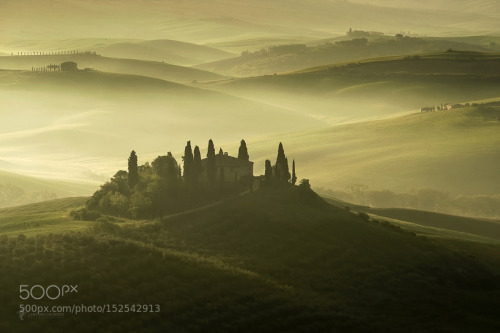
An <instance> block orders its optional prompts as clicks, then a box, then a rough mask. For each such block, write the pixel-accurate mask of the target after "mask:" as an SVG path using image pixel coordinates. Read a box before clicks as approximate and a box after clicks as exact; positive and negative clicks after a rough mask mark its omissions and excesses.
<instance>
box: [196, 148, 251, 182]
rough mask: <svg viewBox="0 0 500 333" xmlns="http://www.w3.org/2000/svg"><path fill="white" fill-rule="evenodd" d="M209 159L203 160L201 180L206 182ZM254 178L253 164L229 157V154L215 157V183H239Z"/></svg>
mask: <svg viewBox="0 0 500 333" xmlns="http://www.w3.org/2000/svg"><path fill="white" fill-rule="evenodd" d="M207 164H208V159H207V158H204V159H202V160H201V168H202V171H201V180H202V181H204V182H206V181H207V180H208V177H207ZM252 178H253V162H250V161H246V160H242V159H239V158H236V157H232V156H229V155H228V154H227V153H222V154H221V153H219V154H217V155H215V181H217V182H225V183H229V182H239V181H241V180H249V179H252Z"/></svg>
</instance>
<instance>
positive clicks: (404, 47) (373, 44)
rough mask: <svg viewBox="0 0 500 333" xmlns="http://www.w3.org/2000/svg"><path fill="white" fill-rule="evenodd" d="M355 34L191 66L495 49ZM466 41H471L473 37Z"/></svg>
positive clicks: (291, 65) (278, 64) (277, 65)
mask: <svg viewBox="0 0 500 333" xmlns="http://www.w3.org/2000/svg"><path fill="white" fill-rule="evenodd" d="M359 34H360V37H356V36H350V37H349V36H345V37H335V38H332V39H325V40H321V41H309V42H307V43H296V44H281V45H272V46H268V47H267V48H265V49H261V50H258V51H253V52H252V51H244V52H242V53H241V56H240V57H235V58H230V59H225V60H219V61H214V62H210V63H206V64H200V65H197V66H195V68H199V69H203V70H207V71H211V72H215V73H219V74H222V75H229V76H236V77H247V76H259V75H272V74H274V73H280V74H281V73H285V72H291V71H295V70H301V69H304V68H309V67H315V66H321V65H330V64H333V63H340V62H346V61H359V60H360V59H367V58H375V57H384V56H398V55H414V54H426V53H429V52H442V51H444V50H448V49H454V50H461V51H468V52H492V51H493V52H494V51H497V52H498V49H496V47H495V46H494V45H496V44H494V43H492V46H489V45H484V46H483V45H477V44H467V43H465V42H463V41H455V40H446V39H438V38H417V37H409V36H403V35H401V34H400V35H398V36H385V35H383V34H374V35H370V34H369V32H363V31H361V32H359ZM485 38H486V37H485ZM489 38H490V39H489V40H492V41H493V40H495V38H494V37H489ZM478 39H479V37H478ZM467 41H469V42H473V41H474V39H472V40H467Z"/></svg>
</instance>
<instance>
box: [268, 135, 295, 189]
mask: <svg viewBox="0 0 500 333" xmlns="http://www.w3.org/2000/svg"><path fill="white" fill-rule="evenodd" d="M264 180H265V184H266V185H267V186H270V185H274V184H285V183H288V182H291V183H292V184H293V185H295V183H296V182H297V175H296V174H295V160H293V162H292V173H291V174H290V169H289V167H288V158H287V157H286V155H285V150H284V149H283V144H282V143H281V142H280V144H279V146H278V156H277V157H276V164H275V165H274V166H272V165H271V161H270V160H266V162H265V175H264Z"/></svg>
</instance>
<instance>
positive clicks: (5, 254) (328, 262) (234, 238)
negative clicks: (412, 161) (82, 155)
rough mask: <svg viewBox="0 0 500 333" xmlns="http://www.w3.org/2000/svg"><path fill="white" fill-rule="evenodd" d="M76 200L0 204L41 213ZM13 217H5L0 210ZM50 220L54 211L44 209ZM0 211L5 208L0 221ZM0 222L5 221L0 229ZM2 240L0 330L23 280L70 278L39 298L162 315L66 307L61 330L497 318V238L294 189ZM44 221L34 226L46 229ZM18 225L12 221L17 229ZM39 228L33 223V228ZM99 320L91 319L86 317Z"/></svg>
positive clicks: (460, 323)
mask: <svg viewBox="0 0 500 333" xmlns="http://www.w3.org/2000/svg"><path fill="white" fill-rule="evenodd" d="M83 200H84V199H83V198H74V199H67V200H59V201H52V202H48V203H46V204H45V205H44V206H43V205H41V204H40V205H30V206H26V207H19V208H12V209H10V210H7V209H4V210H2V211H1V212H0V214H2V216H10V217H11V218H14V216H17V217H16V219H18V218H19V223H22V222H21V221H22V220H21V216H27V217H31V216H43V215H39V214H45V216H46V217H47V218H48V219H49V218H50V217H49V216H50V215H52V216H53V217H54V216H56V215H60V214H62V213H63V212H66V211H67V209H69V208H70V207H72V206H77V205H79V204H81V203H82V202H83ZM9 214H10V215H9ZM53 217H52V218H53ZM2 219H3V217H2ZM3 221H4V220H2V222H1V225H2V226H3V225H5V222H3ZM56 222H59V228H56V227H55V225H54V227H50V226H49V224H50V222H48V221H47V222H46V224H44V225H43V226H44V227H46V228H41V229H40V230H39V232H38V233H35V232H33V233H31V234H29V233H28V235H27V236H28V237H26V236H17V235H15V234H11V235H12V236H13V237H6V235H5V234H4V233H2V236H0V254H1V255H0V265H1V267H2V269H6V270H9V272H11V273H10V274H8V275H2V277H1V283H2V286H3V288H2V292H1V293H0V300H1V304H2V313H3V314H4V317H3V318H5V319H2V320H0V327H2V329H3V330H5V331H16V332H25V331H26V332H28V331H33V330H44V329H48V328H49V326H50V325H51V323H52V321H48V320H37V319H33V317H29V316H27V317H26V318H25V320H23V321H19V320H15V319H17V318H18V314H17V313H16V311H18V309H19V300H18V297H17V294H16V295H15V296H14V295H13V293H15V292H17V290H18V289H19V284H20V281H22V283H23V284H28V285H33V284H40V285H50V284H58V283H61V284H63V283H64V284H67V283H71V284H78V288H79V291H78V294H77V295H69V296H67V297H66V298H65V299H61V300H58V301H52V302H51V301H44V300H42V301H38V302H36V304H38V305H55V304H57V305H67V304H73V303H76V304H86V305H90V304H96V303H98V304H105V303H111V304H113V303H114V304H119V303H135V304H159V305H160V308H161V311H160V312H159V313H142V314H140V313H104V314H95V313H94V314H92V313H91V314H80V315H78V316H77V315H74V314H65V315H64V316H63V317H62V318H59V319H58V321H57V324H58V329H71V330H76V331H88V330H91V331H94V330H97V329H98V330H105V331H110V332H115V331H123V330H129V331H130V330H140V329H143V330H149V331H162V330H163V331H164V330H173V331H178V330H183V331H186V330H187V331H190V332H204V331H206V330H207V329H209V328H210V329H213V330H216V331H231V332H233V331H239V332H242V331H243V332H255V331H325V330H327V331H328V330H338V331H350V332H379V331H380V332H382V331H384V332H398V331H400V330H401V329H402V328H405V327H406V328H407V327H412V330H413V331H415V332H426V331H436V330H449V331H456V330H466V331H471V330H480V331H482V332H493V331H495V330H497V329H498V328H499V327H500V323H499V322H498V318H497V316H496V313H495V311H494V310H493V309H496V308H497V307H498V306H499V304H498V299H499V298H498V297H496V296H497V295H498V293H499V291H500V289H499V288H500V286H499V285H498V273H499V271H498V262H499V260H500V256H499V253H500V251H498V245H489V244H480V243H474V242H464V241H452V240H446V239H442V238H428V237H424V236H421V235H418V236H417V235H415V234H414V233H412V232H408V231H404V230H402V229H400V228H396V227H392V226H391V225H390V224H388V223H385V222H379V221H371V220H367V219H364V218H362V217H358V216H357V214H356V213H352V212H348V211H346V210H345V209H340V208H336V207H333V206H330V205H328V204H326V203H325V202H323V201H322V200H321V199H319V198H318V197H317V196H316V195H315V194H314V193H312V192H309V191H307V190H304V189H299V188H293V189H281V190H279V189H278V190H268V191H263V192H262V191H261V192H256V193H254V194H252V195H250V196H245V197H239V198H234V199H231V200H228V201H227V202H224V203H222V204H220V205H217V206H214V207H211V208H208V209H206V210H203V211H198V212H193V213H189V214H186V215H178V216H176V217H174V218H170V219H166V220H164V221H143V222H140V221H137V222H135V223H120V222H109V220H108V221H107V222H106V221H102V222H87V223H86V226H89V227H90V228H88V229H86V230H85V229H83V226H84V225H85V224H76V225H78V227H82V228H80V229H77V230H78V231H77V232H67V229H68V228H64V227H63V225H65V226H67V225H69V224H72V223H75V221H69V220H66V221H64V222H63V221H62V220H58V221H53V223H56ZM43 226H41V227H43ZM21 229H22V228H21ZM33 231H35V230H33ZM97 316H99V321H98V322H97V321H95V318H97Z"/></svg>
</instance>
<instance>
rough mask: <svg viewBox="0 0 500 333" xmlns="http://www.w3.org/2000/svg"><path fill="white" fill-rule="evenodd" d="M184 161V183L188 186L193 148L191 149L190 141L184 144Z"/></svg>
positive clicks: (192, 161)
mask: <svg viewBox="0 0 500 333" xmlns="http://www.w3.org/2000/svg"><path fill="white" fill-rule="evenodd" d="M182 159H183V161H184V181H185V182H186V185H187V186H188V187H189V186H190V185H191V182H192V180H193V163H194V157H193V150H192V149H191V141H188V142H187V144H186V148H185V149H184V156H183V157H182Z"/></svg>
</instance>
